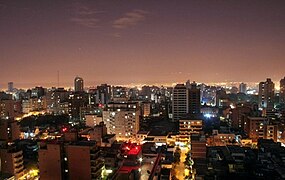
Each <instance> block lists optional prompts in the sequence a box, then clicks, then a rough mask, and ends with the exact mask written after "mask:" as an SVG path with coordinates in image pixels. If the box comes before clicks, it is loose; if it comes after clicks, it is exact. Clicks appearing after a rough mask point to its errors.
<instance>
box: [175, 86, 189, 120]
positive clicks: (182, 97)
mask: <svg viewBox="0 0 285 180" xmlns="http://www.w3.org/2000/svg"><path fill="white" fill-rule="evenodd" d="M188 97H189V90H188V89H187V88H186V86H185V85H184V84H177V85H176V86H175V87H174V88H173V99H172V120H173V122H177V121H179V120H180V119H181V118H182V117H184V116H186V115H187V113H188V111H189V102H188V101H189V98H188Z"/></svg>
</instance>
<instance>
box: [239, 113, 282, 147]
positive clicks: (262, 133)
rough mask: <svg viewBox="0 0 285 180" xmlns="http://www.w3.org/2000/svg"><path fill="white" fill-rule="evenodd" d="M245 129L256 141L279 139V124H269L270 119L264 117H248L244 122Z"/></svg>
mask: <svg viewBox="0 0 285 180" xmlns="http://www.w3.org/2000/svg"><path fill="white" fill-rule="evenodd" d="M244 131H245V132H246V133H247V134H248V136H249V138H251V139H252V140H253V141H255V142H257V140H258V139H273V140H274V141H275V142H276V141H277V125H271V124H269V121H268V119H267V118H264V117H247V118H246V120H245V122H244Z"/></svg>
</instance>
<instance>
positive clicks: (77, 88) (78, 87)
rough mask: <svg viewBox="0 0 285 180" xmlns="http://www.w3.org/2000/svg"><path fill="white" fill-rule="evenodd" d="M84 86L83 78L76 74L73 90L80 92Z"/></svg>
mask: <svg viewBox="0 0 285 180" xmlns="http://www.w3.org/2000/svg"><path fill="white" fill-rule="evenodd" d="M83 88H84V84H83V79H82V78H81V77H79V76H76V78H75V79H74V91H75V92H82V91H83Z"/></svg>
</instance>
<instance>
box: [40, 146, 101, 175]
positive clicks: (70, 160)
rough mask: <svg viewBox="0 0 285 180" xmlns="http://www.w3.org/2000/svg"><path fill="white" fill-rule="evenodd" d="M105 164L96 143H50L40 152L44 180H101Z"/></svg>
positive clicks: (41, 171) (41, 172) (42, 147)
mask: <svg viewBox="0 0 285 180" xmlns="http://www.w3.org/2000/svg"><path fill="white" fill-rule="evenodd" d="M103 167H104V162H103V160H102V158H101V156H100V150H99V147H98V146H96V142H95V141H75V142H72V143H48V144H47V145H44V146H41V148H40V150H39V169H40V177H41V179H43V180H49V179H53V180H60V179H71V180H75V179H100V178H101V173H102V169H103Z"/></svg>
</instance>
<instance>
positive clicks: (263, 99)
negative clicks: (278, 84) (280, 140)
mask: <svg viewBox="0 0 285 180" xmlns="http://www.w3.org/2000/svg"><path fill="white" fill-rule="evenodd" d="M258 103H259V108H261V109H262V110H263V111H264V112H266V113H265V115H266V116H270V115H271V114H272V112H273V111H274V83H273V82H272V81H271V79H270V78H267V80H266V81H265V82H260V83H259V93H258Z"/></svg>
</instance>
